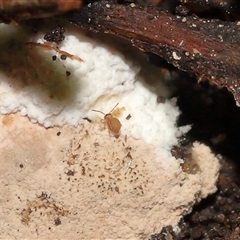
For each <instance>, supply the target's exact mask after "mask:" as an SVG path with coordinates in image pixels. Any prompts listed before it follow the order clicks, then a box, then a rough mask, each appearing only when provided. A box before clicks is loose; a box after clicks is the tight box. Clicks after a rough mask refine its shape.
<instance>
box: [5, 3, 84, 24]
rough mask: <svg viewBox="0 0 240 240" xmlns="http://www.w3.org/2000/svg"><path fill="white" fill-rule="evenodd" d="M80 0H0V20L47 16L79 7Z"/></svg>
mask: <svg viewBox="0 0 240 240" xmlns="http://www.w3.org/2000/svg"><path fill="white" fill-rule="evenodd" d="M81 4H82V0H0V22H11V20H14V21H17V22H18V21H20V20H24V19H29V18H39V17H49V16H52V15H55V14H60V13H63V12H67V11H70V10H77V9H79V8H80V6H81Z"/></svg>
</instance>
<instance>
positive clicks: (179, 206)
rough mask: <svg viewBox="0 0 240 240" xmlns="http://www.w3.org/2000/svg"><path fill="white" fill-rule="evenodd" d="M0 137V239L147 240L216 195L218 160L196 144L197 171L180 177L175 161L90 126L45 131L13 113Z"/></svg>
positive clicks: (0, 121) (1, 120)
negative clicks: (195, 204)
mask: <svg viewBox="0 0 240 240" xmlns="http://www.w3.org/2000/svg"><path fill="white" fill-rule="evenodd" d="M0 131H1V135H0V142H1V145H0V161H1V168H0V182H1V184H0V188H1V189H0V190H1V195H0V207H1V210H0V226H1V228H0V238H1V239H10V238H17V239H21V238H24V239H33V238H38V239H53V238H54V239H117V238H121V239H147V237H149V236H150V234H152V233H154V232H158V231H160V230H161V228H162V227H163V226H165V225H168V224H172V225H173V226H176V225H177V223H178V221H179V220H180V218H181V217H182V216H183V215H184V214H186V213H187V212H190V211H191V208H192V206H193V204H194V203H195V202H197V201H199V200H200V199H201V198H204V197H206V196H207V195H208V194H210V193H213V192H214V191H215V190H216V187H215V183H216V180H217V177H218V171H219V162H218V160H217V159H216V158H215V157H214V156H213V154H211V152H210V150H209V148H208V147H206V146H204V145H202V144H199V143H195V144H194V146H193V148H192V157H193V158H194V160H195V161H196V163H197V164H198V165H199V171H198V172H197V173H196V174H187V173H185V172H183V171H182V168H181V166H180V164H181V162H182V160H176V159H174V158H173V157H169V156H166V155H164V154H162V153H161V151H160V149H159V148H157V147H155V146H152V145H149V144H145V143H144V142H143V141H141V140H135V139H133V138H130V137H127V136H122V135H121V136H120V137H119V138H118V139H116V138H114V137H112V136H109V135H108V134H106V132H107V129H105V130H104V129H101V128H100V127H99V123H97V122H96V123H90V122H88V121H86V122H85V123H84V124H83V125H79V126H78V127H76V128H75V127H69V126H64V127H61V128H58V127H54V128H50V129H46V128H44V127H42V126H40V125H38V124H32V123H31V122H30V121H29V119H28V118H27V117H21V116H20V115H18V114H12V115H5V116H1V117H0ZM102 131H103V132H102ZM103 133H104V134H103Z"/></svg>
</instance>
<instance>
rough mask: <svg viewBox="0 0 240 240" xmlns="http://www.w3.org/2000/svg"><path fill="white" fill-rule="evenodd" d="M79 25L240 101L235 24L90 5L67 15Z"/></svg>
mask: <svg viewBox="0 0 240 240" xmlns="http://www.w3.org/2000/svg"><path fill="white" fill-rule="evenodd" d="M67 18H68V20H70V21H71V22H73V23H75V24H76V25H78V26H79V27H81V28H84V29H88V30H92V31H95V32H105V33H109V34H113V35H117V36H119V37H122V38H125V39H128V40H129V41H131V43H132V45H133V46H135V47H137V48H138V49H140V50H142V51H144V52H151V53H154V54H157V55H159V56H161V57H163V58H165V59H166V60H167V61H168V62H169V63H171V64H173V65H174V66H176V67H177V68H179V69H181V70H184V71H191V72H194V73H195V74H196V75H197V76H198V78H199V80H201V79H208V80H210V81H212V82H215V83H216V84H217V85H219V86H226V87H227V88H228V89H229V90H230V91H231V92H232V93H233V95H234V97H235V99H236V101H237V102H238V103H240V86H239V79H240V64H239V63H240V44H239V43H240V22H223V21H221V20H216V19H213V20H206V19H201V18H198V17H196V16H189V17H180V16H176V15H171V14H169V13H166V12H163V11H160V10H159V9H157V8H155V7H137V6H135V5H133V4H130V5H129V6H126V5H118V4H107V3H101V2H98V3H93V4H89V5H88V6H86V7H83V8H82V9H80V11H79V12H78V13H75V14H71V15H69V16H67Z"/></svg>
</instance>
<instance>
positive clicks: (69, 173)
mask: <svg viewBox="0 0 240 240" xmlns="http://www.w3.org/2000/svg"><path fill="white" fill-rule="evenodd" d="M66 174H67V175H68V176H74V174H75V171H74V170H68V171H67V173H66Z"/></svg>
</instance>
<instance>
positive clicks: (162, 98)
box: [157, 96, 166, 103]
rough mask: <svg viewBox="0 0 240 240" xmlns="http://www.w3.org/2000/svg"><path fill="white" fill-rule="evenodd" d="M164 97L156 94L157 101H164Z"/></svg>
mask: <svg viewBox="0 0 240 240" xmlns="http://www.w3.org/2000/svg"><path fill="white" fill-rule="evenodd" d="M165 100H166V99H165V98H164V97H163V96H158V97H157V103H165Z"/></svg>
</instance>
